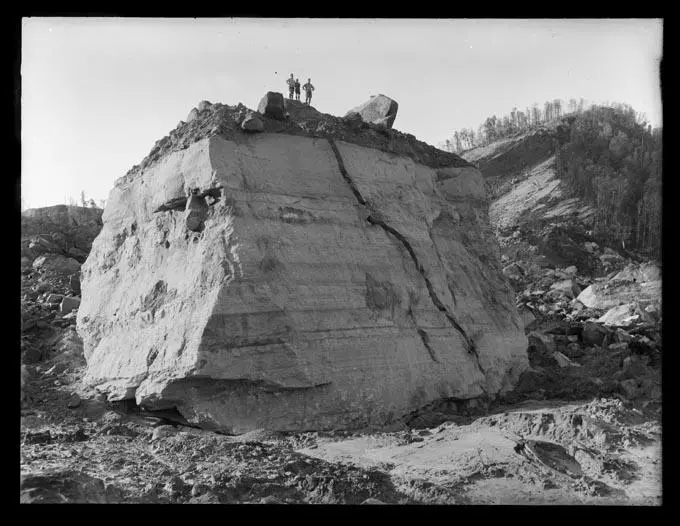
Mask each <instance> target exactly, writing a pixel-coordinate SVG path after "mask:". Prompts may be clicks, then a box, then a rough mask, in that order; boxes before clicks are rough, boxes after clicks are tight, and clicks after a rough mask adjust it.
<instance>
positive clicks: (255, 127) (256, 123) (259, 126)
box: [241, 113, 264, 132]
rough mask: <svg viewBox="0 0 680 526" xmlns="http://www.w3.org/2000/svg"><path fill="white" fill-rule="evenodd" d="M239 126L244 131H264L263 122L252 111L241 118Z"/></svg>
mask: <svg viewBox="0 0 680 526" xmlns="http://www.w3.org/2000/svg"><path fill="white" fill-rule="evenodd" d="M241 128H243V129H244V130H245V131H250V132H261V131H264V122H262V119H260V118H259V117H258V116H257V115H255V114H254V113H249V114H248V115H246V118H245V119H243V122H242V123H241Z"/></svg>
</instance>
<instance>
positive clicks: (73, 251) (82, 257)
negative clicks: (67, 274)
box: [68, 247, 87, 261]
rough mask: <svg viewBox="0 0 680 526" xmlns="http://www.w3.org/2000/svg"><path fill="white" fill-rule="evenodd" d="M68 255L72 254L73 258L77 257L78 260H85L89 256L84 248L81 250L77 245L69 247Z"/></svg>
mask: <svg viewBox="0 0 680 526" xmlns="http://www.w3.org/2000/svg"><path fill="white" fill-rule="evenodd" d="M68 255H69V256H71V257H72V258H73V259H75V260H77V261H81V260H82V261H85V259H86V258H87V252H85V251H84V250H81V249H79V248H77V247H71V248H69V250H68Z"/></svg>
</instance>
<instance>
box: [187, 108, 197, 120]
mask: <svg viewBox="0 0 680 526" xmlns="http://www.w3.org/2000/svg"><path fill="white" fill-rule="evenodd" d="M197 118H198V109H197V108H193V109H192V110H191V111H190V112H189V115H187V119H186V122H191V121H193V120H195V119H197Z"/></svg>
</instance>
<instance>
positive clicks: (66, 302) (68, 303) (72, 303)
mask: <svg viewBox="0 0 680 526" xmlns="http://www.w3.org/2000/svg"><path fill="white" fill-rule="evenodd" d="M79 306H80V298H77V297H75V296H66V297H65V298H64V299H62V300H61V305H60V306H59V312H60V314H61V315H62V316H64V315H66V314H69V313H70V312H72V311H74V310H76V309H77V308H78V307H79Z"/></svg>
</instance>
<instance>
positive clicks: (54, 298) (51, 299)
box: [45, 294, 64, 305]
mask: <svg viewBox="0 0 680 526" xmlns="http://www.w3.org/2000/svg"><path fill="white" fill-rule="evenodd" d="M63 299H64V296H63V295H62V294H50V295H49V296H47V299H46V300H45V303H49V304H50V305H54V304H55V303H60V302H61V300H63Z"/></svg>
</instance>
